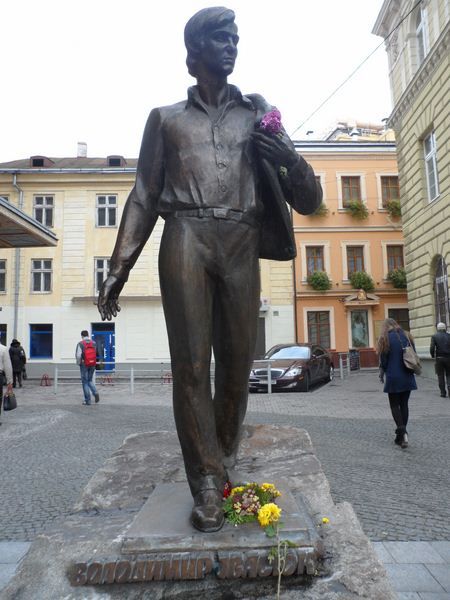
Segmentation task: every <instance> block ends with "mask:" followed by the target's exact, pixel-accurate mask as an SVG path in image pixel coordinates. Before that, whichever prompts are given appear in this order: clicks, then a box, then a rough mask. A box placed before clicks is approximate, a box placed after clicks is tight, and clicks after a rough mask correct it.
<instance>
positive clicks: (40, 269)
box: [30, 258, 53, 294]
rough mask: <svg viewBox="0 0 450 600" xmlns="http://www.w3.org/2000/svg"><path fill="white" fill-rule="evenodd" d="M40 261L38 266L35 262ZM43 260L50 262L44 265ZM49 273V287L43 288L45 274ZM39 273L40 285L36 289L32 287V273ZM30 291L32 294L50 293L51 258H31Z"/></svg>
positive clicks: (51, 278)
mask: <svg viewBox="0 0 450 600" xmlns="http://www.w3.org/2000/svg"><path fill="white" fill-rule="evenodd" d="M37 262H40V263H41V264H40V266H36V263H37ZM45 262H50V267H45V266H44V264H45ZM47 273H50V289H48V290H45V289H43V288H44V287H45V275H46V274H47ZM35 274H40V278H39V279H40V285H39V288H40V289H38V290H35V289H34V275H35ZM30 287H31V293H32V294H51V293H52V289H53V260H52V259H51V258H32V259H31V286H30Z"/></svg>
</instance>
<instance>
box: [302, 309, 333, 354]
mask: <svg viewBox="0 0 450 600" xmlns="http://www.w3.org/2000/svg"><path fill="white" fill-rule="evenodd" d="M307 322H308V341H309V343H310V344H320V345H321V346H323V347H324V348H331V343H330V313H329V311H328V310H318V311H308V313H307Z"/></svg>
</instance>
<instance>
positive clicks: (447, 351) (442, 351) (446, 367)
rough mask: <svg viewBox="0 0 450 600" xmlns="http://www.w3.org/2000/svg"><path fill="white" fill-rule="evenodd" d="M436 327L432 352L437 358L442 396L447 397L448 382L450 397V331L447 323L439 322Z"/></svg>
mask: <svg viewBox="0 0 450 600" xmlns="http://www.w3.org/2000/svg"><path fill="white" fill-rule="evenodd" d="M436 329H437V332H436V333H435V334H434V335H432V336H431V343H430V354H431V357H432V358H435V359H436V362H435V365H434V369H435V371H436V375H437V378H438V383H439V389H440V390H441V398H446V397H447V392H446V388H445V385H446V384H447V390H448V396H449V398H450V333H447V325H446V324H445V323H438V324H437V325H436Z"/></svg>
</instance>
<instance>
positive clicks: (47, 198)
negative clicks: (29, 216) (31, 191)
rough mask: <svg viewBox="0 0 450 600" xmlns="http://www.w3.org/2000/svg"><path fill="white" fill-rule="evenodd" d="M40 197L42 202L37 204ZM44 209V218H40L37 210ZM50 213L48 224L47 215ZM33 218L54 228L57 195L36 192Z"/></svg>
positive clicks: (45, 225)
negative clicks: (48, 222)
mask: <svg viewBox="0 0 450 600" xmlns="http://www.w3.org/2000/svg"><path fill="white" fill-rule="evenodd" d="M38 199H42V204H36V202H37V200H38ZM38 210H42V220H41V219H38V217H37V211H38ZM49 214H50V224H47V222H46V221H47V215H49ZM33 218H34V219H35V220H36V221H37V222H38V223H41V225H44V227H49V228H52V227H53V226H54V218H55V196H54V195H53V194H36V195H35V196H33Z"/></svg>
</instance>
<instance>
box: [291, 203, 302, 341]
mask: <svg viewBox="0 0 450 600" xmlns="http://www.w3.org/2000/svg"><path fill="white" fill-rule="evenodd" d="M289 211H290V213H291V223H292V227H294V216H293V211H292V206H290V207H289ZM294 239H295V233H294ZM295 245H296V246H297V239H295ZM292 278H293V287H294V335H295V340H294V342H297V343H298V341H299V339H298V322H297V318H298V314H297V313H298V309H297V273H296V269H295V258H294V259H293V260H292ZM303 341H305V340H303Z"/></svg>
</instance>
